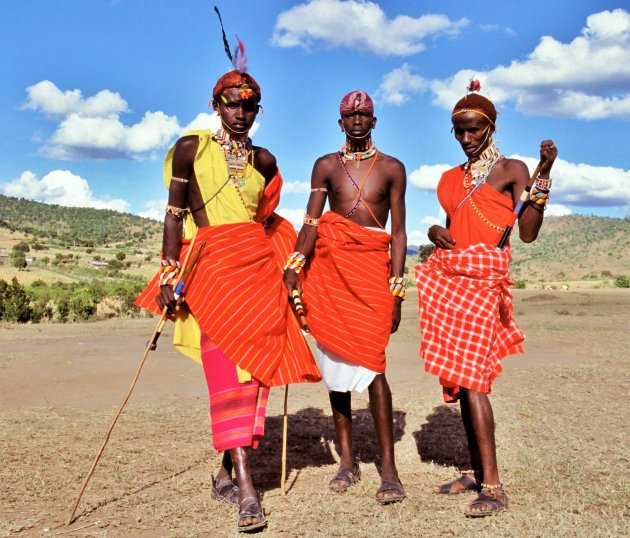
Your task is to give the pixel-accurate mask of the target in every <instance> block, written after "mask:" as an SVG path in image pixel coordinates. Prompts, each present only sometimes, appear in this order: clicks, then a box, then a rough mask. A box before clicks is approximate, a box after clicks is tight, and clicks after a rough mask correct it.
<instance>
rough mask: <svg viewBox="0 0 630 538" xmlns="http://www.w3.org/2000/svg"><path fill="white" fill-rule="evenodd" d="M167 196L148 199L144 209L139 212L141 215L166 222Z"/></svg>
mask: <svg viewBox="0 0 630 538" xmlns="http://www.w3.org/2000/svg"><path fill="white" fill-rule="evenodd" d="M166 202H167V200H166V198H163V199H161V200H147V201H146V202H145V203H144V209H143V210H142V211H140V213H138V215H140V216H141V217H144V218H147V219H153V220H157V221H160V222H164V208H165V207H166Z"/></svg>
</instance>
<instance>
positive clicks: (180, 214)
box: [166, 204, 188, 219]
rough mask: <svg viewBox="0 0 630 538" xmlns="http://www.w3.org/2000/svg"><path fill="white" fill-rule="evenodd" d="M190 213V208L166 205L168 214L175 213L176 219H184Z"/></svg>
mask: <svg viewBox="0 0 630 538" xmlns="http://www.w3.org/2000/svg"><path fill="white" fill-rule="evenodd" d="M186 213H188V209H182V208H181V207H175V206H174V205H170V204H169V205H167V206H166V214H167V215H173V216H174V217H175V218H176V219H183V218H184V217H185V216H186Z"/></svg>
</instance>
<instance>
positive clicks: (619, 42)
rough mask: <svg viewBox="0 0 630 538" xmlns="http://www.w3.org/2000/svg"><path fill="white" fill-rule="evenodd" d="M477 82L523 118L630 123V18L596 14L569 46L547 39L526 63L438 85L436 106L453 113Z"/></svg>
mask: <svg viewBox="0 0 630 538" xmlns="http://www.w3.org/2000/svg"><path fill="white" fill-rule="evenodd" d="M472 76H476V78H478V79H479V80H480V81H481V87H482V90H484V91H487V90H490V93H488V94H487V95H488V97H490V98H491V99H492V100H493V101H494V102H495V103H501V102H508V101H511V102H514V104H515V107H516V109H517V110H519V111H520V112H522V113H524V114H530V115H545V116H553V117H567V118H577V119H582V120H595V119H605V118H611V117H617V118H624V119H630V91H629V88H630V13H629V12H628V11H626V10H624V9H615V10H613V11H602V12H600V13H595V14H593V15H590V16H589V17H587V19H586V26H585V27H584V28H583V29H582V32H581V35H580V36H577V37H575V38H574V39H573V40H572V41H571V42H569V43H562V42H560V41H557V40H556V39H554V38H553V37H551V36H543V37H542V38H541V39H540V42H539V44H538V45H537V46H536V48H535V49H534V50H533V51H532V52H531V53H530V54H529V55H528V56H527V58H526V59H525V60H523V61H517V60H514V61H512V63H511V64H510V65H509V66H503V65H499V66H497V67H495V68H494V69H491V70H489V71H485V72H478V71H477V72H475V71H472V70H470V69H465V70H462V71H459V72H457V73H455V74H454V75H453V76H451V77H450V78H448V79H446V80H434V81H432V82H431V89H432V91H433V92H434V94H435V99H434V103H435V104H437V105H439V106H441V107H443V108H446V109H450V108H451V107H452V106H453V104H454V103H455V102H456V101H457V100H458V99H459V98H460V97H461V96H462V95H463V93H464V89H465V88H466V86H467V84H468V81H469V80H470V78H471V77H472Z"/></svg>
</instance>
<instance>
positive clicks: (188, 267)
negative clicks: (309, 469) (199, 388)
mask: <svg viewBox="0 0 630 538" xmlns="http://www.w3.org/2000/svg"><path fill="white" fill-rule="evenodd" d="M196 235H197V231H195V235H193V237H192V239H191V242H190V248H189V249H188V252H187V253H186V256H185V258H184V268H183V269H182V272H181V273H180V276H179V278H178V280H177V281H176V284H175V298H176V299H179V298H180V297H181V295H182V293H183V291H184V288H185V287H186V279H187V278H188V276H189V275H190V273H191V272H192V269H193V267H194V265H195V263H197V260H198V259H199V254H200V253H201V250H202V249H203V248H204V247H205V246H206V243H205V241H202V242H201V243H200V244H199V247H197V250H196V252H195V255H194V257H193V259H192V260H190V263H188V262H189V259H190V255H191V253H192V251H193V244H194V242H195V237H196ZM167 313H168V307H166V306H165V307H164V308H163V309H162V315H161V316H160V321H159V322H158V324H157V326H156V327H155V330H154V331H153V334H152V335H151V338H150V339H149V341H148V342H147V346H146V348H145V350H144V353H143V354H142V357H141V358H140V362H139V363H138V366H137V367H136V371H135V373H134V376H133V379H132V380H131V384H130V385H129V389H127V394H125V397H124V398H123V401H122V402H121V404H120V406H119V407H118V411H117V412H116V415H115V416H114V419H113V420H112V423H111V424H110V426H109V429H108V430H107V433H106V434H105V438H104V439H103V443H102V444H101V448H100V450H99V451H98V454H96V458H94V462H93V463H92V467H91V468H90V470H89V471H88V474H87V475H86V477H85V479H84V480H83V485H82V486H81V490H80V491H79V494H78V495H77V498H76V500H75V501H74V505H73V506H72V511H71V512H70V515H69V516H68V519H67V520H66V527H67V526H68V525H70V524H71V523H72V521H73V520H74V514H75V513H76V511H77V507H78V506H79V502H80V501H81V497H82V496H83V493H84V491H85V488H86V487H87V485H88V482H89V481H90V478H92V475H93V474H94V471H95V470H96V466H97V465H98V462H99V460H100V459H101V455H102V454H103V451H104V450H105V446H106V445H107V442H108V441H109V436H110V435H111V433H112V430H113V429H114V426H115V424H116V421H117V420H118V417H120V414H121V413H122V410H123V408H124V407H125V405H126V404H127V400H129V397H130V396H131V393H132V391H133V389H134V387H135V386H136V382H137V381H138V377H140V371H141V370H142V367H143V366H144V361H145V360H146V358H147V356H148V355H149V351H151V350H152V349H155V347H156V344H157V341H158V338H159V337H160V334H161V333H162V329H163V328H164V325H165V323H166V319H167V317H166V315H167Z"/></svg>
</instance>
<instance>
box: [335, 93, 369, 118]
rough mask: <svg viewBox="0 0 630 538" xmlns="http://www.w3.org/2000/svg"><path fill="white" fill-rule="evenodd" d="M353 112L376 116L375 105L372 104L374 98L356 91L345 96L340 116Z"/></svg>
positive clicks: (340, 107)
mask: <svg viewBox="0 0 630 538" xmlns="http://www.w3.org/2000/svg"><path fill="white" fill-rule="evenodd" d="M353 110H358V111H359V112H367V113H368V114H374V103H373V102H372V98H371V97H370V96H369V95H368V94H367V93H365V92H364V91H361V90H354V91H351V92H350V93H348V94H346V95H344V97H343V99H342V100H341V103H339V114H340V115H342V116H343V115H344V114H348V113H349V112H352V111H353Z"/></svg>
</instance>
